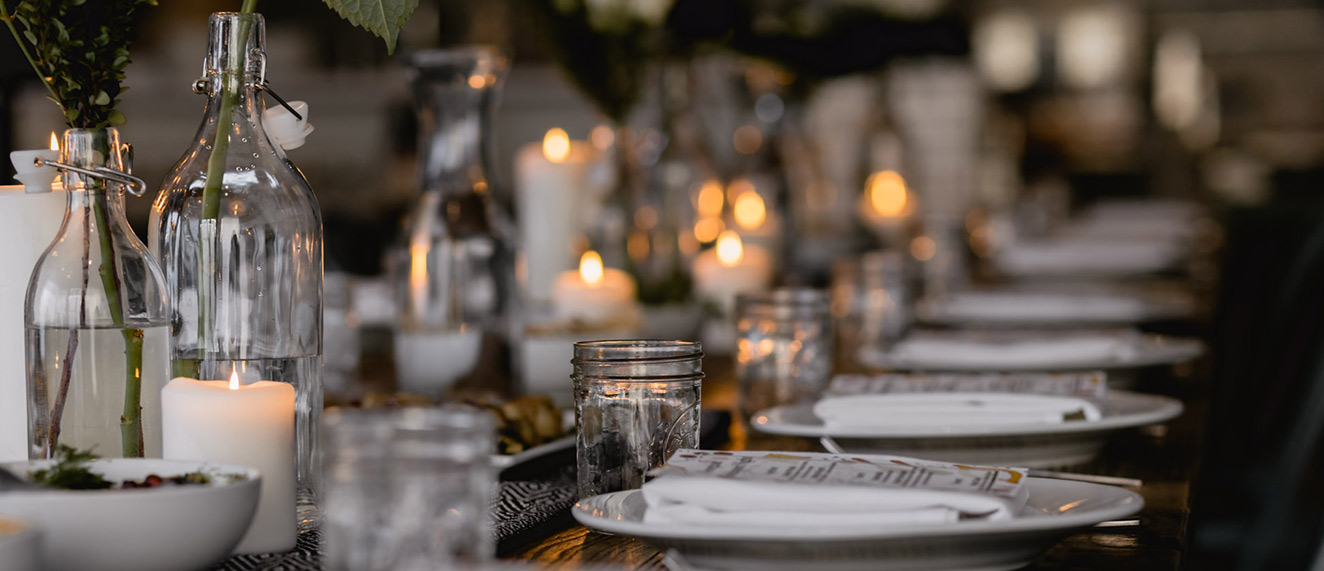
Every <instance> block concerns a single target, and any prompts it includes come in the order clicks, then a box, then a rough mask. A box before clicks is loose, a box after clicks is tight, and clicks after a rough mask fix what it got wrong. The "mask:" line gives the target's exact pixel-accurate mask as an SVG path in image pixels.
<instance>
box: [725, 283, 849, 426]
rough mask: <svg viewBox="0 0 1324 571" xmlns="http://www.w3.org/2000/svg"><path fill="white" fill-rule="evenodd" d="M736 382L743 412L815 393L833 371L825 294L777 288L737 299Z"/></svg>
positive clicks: (747, 415) (751, 412) (746, 415)
mask: <svg viewBox="0 0 1324 571" xmlns="http://www.w3.org/2000/svg"><path fill="white" fill-rule="evenodd" d="M736 334H737V341H736V384H737V387H738V389H739V398H740V413H741V416H742V417H743V418H744V420H745V422H747V423H748V422H749V419H750V417H751V416H753V415H754V413H756V412H758V411H760V410H763V409H766V408H769V407H773V406H776V405H779V404H789V403H794V402H799V401H802V400H805V399H808V398H812V397H816V396H818V394H819V393H821V392H823V389H824V388H826V386H827V382H828V379H829V377H831V375H832V356H833V353H832V316H831V314H830V313H829V305H828V296H827V293H826V292H824V291H821V290H815V289H801V288H793V289H779V290H773V291H770V292H763V293H756V294H746V295H741V296H740V297H737V298H736Z"/></svg>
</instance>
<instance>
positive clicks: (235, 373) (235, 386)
mask: <svg viewBox="0 0 1324 571" xmlns="http://www.w3.org/2000/svg"><path fill="white" fill-rule="evenodd" d="M230 390H232V391H237V390H239V369H234V370H232V371H230Z"/></svg>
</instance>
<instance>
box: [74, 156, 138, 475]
mask: <svg viewBox="0 0 1324 571" xmlns="http://www.w3.org/2000/svg"><path fill="white" fill-rule="evenodd" d="M108 151H109V149H108ZM86 192H87V194H88V196H87V200H89V201H90V202H91V204H92V215H93V216H95V217H96V221H97V230H98V231H97V241H98V246H99V247H100V249H101V265H100V266H99V267H98V268H97V272H98V274H100V276H101V287H102V288H104V289H105V290H106V305H107V306H108V307H109V309H110V319H111V321H112V322H114V323H115V326H116V327H118V328H120V332H121V333H122V334H123V335H124V410H123V412H122V413H121V415H120V443H121V450H122V452H123V455H124V457H125V458H140V457H142V455H143V445H142V442H143V426H142V368H143V332H142V330H141V329H133V328H126V327H125V326H124V306H123V303H122V302H121V301H120V288H119V285H120V279H119V272H118V271H117V269H116V263H115V245H114V241H113V237H112V232H111V229H110V228H111V226H110V215H109V213H108V211H107V205H106V201H107V200H109V199H108V198H107V196H106V193H107V192H109V190H108V189H106V188H105V183H104V182H102V181H91V180H89V181H88V189H87V191H86Z"/></svg>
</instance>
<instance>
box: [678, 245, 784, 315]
mask: <svg viewBox="0 0 1324 571" xmlns="http://www.w3.org/2000/svg"><path fill="white" fill-rule="evenodd" d="M771 283H772V256H771V255H769V254H768V251H767V250H764V249H763V248H760V247H757V246H754V245H749V246H746V245H744V244H742V243H741V241H740V237H739V236H738V235H737V234H736V233H735V232H732V231H730V230H728V231H726V232H723V233H722V234H721V236H720V237H719V238H718V239H717V247H715V248H712V249H710V250H708V251H706V252H703V253H701V254H699V256H698V257H696V258H695V259H694V291H695V293H696V294H698V296H699V297H700V298H704V299H708V300H710V301H715V302H717V303H718V304H719V305H721V307H722V308H723V309H729V308H730V306H731V304H732V303H733V302H734V300H735V296H736V294H740V293H747V292H755V291H760V290H764V289H767V288H768V286H769V285H770V284H771Z"/></svg>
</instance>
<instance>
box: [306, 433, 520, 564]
mask: <svg viewBox="0 0 1324 571" xmlns="http://www.w3.org/2000/svg"><path fill="white" fill-rule="evenodd" d="M322 426H323V427H322V430H323V433H324V435H325V442H326V443H327V448H326V450H327V451H326V455H325V460H324V461H325V470H326V474H327V485H326V502H325V512H324V513H325V518H324V532H323V533H324V535H323V540H324V545H323V549H322V553H323V554H324V556H325V558H326V568H327V569H328V570H330V571H389V570H393V569H448V568H452V567H453V566H454V565H455V564H457V563H458V564H464V563H478V562H482V561H487V560H490V559H491V558H492V556H493V552H494V550H495V547H494V546H493V543H492V530H491V524H490V522H489V521H488V519H489V517H488V512H489V511H490V507H491V503H492V495H493V493H494V491H495V490H494V488H495V486H494V483H495V482H496V474H495V472H494V469H493V467H492V462H491V457H492V452H493V451H494V450H496V426H495V423H494V420H493V418H492V415H491V414H489V413H488V412H487V411H483V410H478V409H473V408H468V407H445V408H408V409H398V410H387V409H376V410H354V409H341V410H336V411H333V412H328V413H327V415H326V419H325V422H323V425H322Z"/></svg>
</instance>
